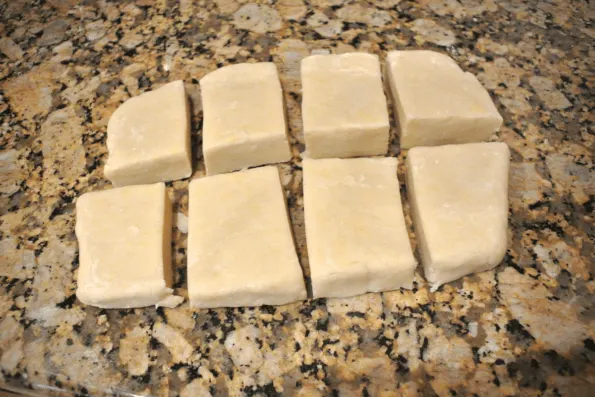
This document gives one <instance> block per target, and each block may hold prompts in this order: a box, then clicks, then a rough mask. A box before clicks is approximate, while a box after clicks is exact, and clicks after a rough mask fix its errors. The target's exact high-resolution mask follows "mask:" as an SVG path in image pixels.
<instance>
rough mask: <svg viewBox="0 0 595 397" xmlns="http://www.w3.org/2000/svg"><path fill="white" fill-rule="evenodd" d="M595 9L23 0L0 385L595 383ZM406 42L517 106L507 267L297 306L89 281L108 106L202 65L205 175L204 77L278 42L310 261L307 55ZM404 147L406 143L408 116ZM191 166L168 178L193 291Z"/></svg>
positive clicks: (383, 389)
mask: <svg viewBox="0 0 595 397" xmlns="http://www.w3.org/2000/svg"><path fill="white" fill-rule="evenodd" d="M371 3H374V6H371V5H370V4H371ZM594 18H595V8H594V7H593V4H592V2H588V1H572V2H570V1H565V0H551V1H547V2H546V1H543V2H537V1H520V0H519V1H512V0H510V1H504V0H503V1H498V0H459V1H457V0H423V1H420V2H413V1H406V0H382V1H376V2H355V1H347V2H344V1H340V0H308V1H305V0H277V1H267V2H260V3H248V2H246V1H244V0H218V1H216V2H214V3H212V2H210V1H189V0H182V1H179V2H178V1H173V0H160V1H155V2H153V1H149V0H138V1H136V2H118V3H112V2H107V1H104V0H98V1H95V0H89V1H84V2H81V3H77V2H76V1H74V0H68V1H60V0H46V1H43V0H41V1H32V2H30V1H24V0H19V1H10V2H8V1H7V2H2V3H1V4H0V22H1V23H0V37H1V38H0V216H1V217H0V276H1V278H0V280H1V281H0V368H1V374H0V385H4V387H10V388H17V389H27V390H28V392H29V393H34V394H40V395H45V394H49V395H74V394H76V395H104V394H118V395H152V396H178V395H180V396H208V395H218V396H219V395H221V396H224V395H231V396H242V395H247V396H250V395H279V394H284V395H296V396H319V395H320V396H322V395H340V396H352V395H353V396H356V395H357V396H359V395H362V396H399V395H403V396H421V395H424V396H425V395H428V396H432V395H439V396H451V395H476V396H501V395H509V396H512V395H523V396H559V395H563V396H587V395H593V394H592V389H593V387H594V386H595V366H594V360H595V342H594V337H595V335H594V333H595V298H594V296H595V295H594V293H595V282H594V280H593V275H594V273H595V269H594V260H593V256H594V250H593V247H594V240H595V230H594V222H593V216H594V211H593V198H594V196H595V171H594V169H593V152H594V134H595V131H594V128H593V125H594V124H593V121H594V118H595V112H594V105H595V103H594V102H595V101H594V97H593V92H595V91H594V90H595V88H594V84H593V83H594V81H595V80H594V78H593V77H594V76H593V74H594V70H593V63H594V61H595V53H594V49H593V46H592V43H593V39H594V38H595V29H594V28H593V20H594ZM403 48H430V49H436V50H439V51H444V52H446V53H448V54H449V55H451V56H452V57H453V58H455V59H456V60H457V61H458V62H459V63H460V64H461V66H462V67H463V68H464V69H466V70H469V71H471V72H473V73H476V74H477V75H478V76H479V78H480V79H481V81H482V82H483V83H484V84H485V86H486V87H487V88H488V89H489V90H490V93H491V94H492V96H493V97H494V99H495V101H496V103H497V106H498V108H499V110H500V111H501V113H502V115H503V116H504V119H505V125H504V127H503V128H502V130H501V132H500V133H499V138H500V139H501V140H502V141H504V142H506V143H507V144H508V145H509V146H510V148H511V150H512V157H513V163H512V167H511V168H512V171H511V183H510V204H511V207H510V241H509V248H510V249H509V251H508V255H507V256H506V259H505V261H504V263H503V264H502V265H501V266H499V267H498V268H496V269H495V270H493V271H489V272H485V273H482V274H478V275H473V276H470V277H465V278H464V279H462V280H460V281H457V282H453V283H450V284H448V285H445V286H443V287H441V288H440V289H439V290H438V291H436V292H434V293H431V292H430V291H429V289H428V286H427V285H426V283H425V282H424V280H423V278H421V277H419V276H418V277H417V279H416V287H415V288H414V289H413V290H412V291H394V292H387V293H383V294H368V295H364V296H360V297H355V298H350V299H328V300H324V299H319V300H315V301H306V302H303V303H296V304H292V305H287V306H283V307H261V308H239V309H220V310H200V311H192V310H190V309H189V308H188V305H187V303H185V304H183V305H182V306H180V307H178V308H176V309H157V310H156V309H154V308H147V309H136V310H100V309H97V308H93V307H86V306H83V305H82V304H81V303H80V302H79V301H77V300H76V298H75V295H74V291H75V286H76V268H77V266H78V259H77V243H76V239H75V236H74V231H73V226H74V221H75V214H74V201H75V200H76V198H77V197H78V196H79V195H80V194H82V193H84V192H86V191H91V190H101V189H107V188H109V187H110V185H109V183H108V182H107V181H106V180H105V179H104V178H103V173H102V168H103V164H104V163H105V160H106V157H107V153H106V151H107V149H106V146H105V138H106V123H107V120H108V119H109V116H110V115H111V114H112V112H113V111H114V110H115V109H116V108H117V106H118V105H119V104H120V103H121V102H122V101H124V100H125V99H127V98H129V97H130V96H133V95H137V94H138V93H141V92H144V91H147V90H150V89H152V88H154V87H157V86H159V85H161V84H163V83H165V82H168V81H171V80H174V79H184V81H185V82H186V84H187V88H188V91H189V93H190V96H191V99H192V105H193V106H192V109H193V129H192V131H193V142H194V148H195V153H197V154H196V164H197V170H196V172H195V175H194V176H193V177H200V176H202V175H203V174H204V171H203V170H204V167H203V164H202V162H201V159H200V154H199V153H200V145H201V104H200V93H199V86H198V84H197V81H198V79H200V78H201V77H202V76H203V75H204V74H205V73H207V72H209V71H211V70H213V69H215V68H216V67H218V66H222V65H226V64H231V63H238V62H244V61H247V60H258V61H267V60H272V61H274V62H275V63H276V64H277V65H278V66H279V68H280V70H281V75H282V80H283V86H284V88H285V94H286V95H285V99H286V102H287V106H288V109H289V116H290V118H289V125H290V132H291V136H292V138H291V140H292V145H293V150H294V154H295V157H294V161H293V162H292V163H291V164H289V165H282V166H281V168H282V169H283V170H284V178H283V179H284V181H283V182H284V185H285V187H286V189H287V191H288V192H289V193H290V195H289V204H290V207H291V217H292V219H293V222H294V228H295V231H296V235H297V236H298V242H299V253H300V256H301V258H302V260H303V262H304V267H305V268H306V269H307V267H308V264H307V260H306V256H305V255H306V252H305V249H306V247H305V245H304V239H303V232H304V229H303V227H304V225H303V212H302V198H301V196H300V193H299V192H300V190H301V171H300V169H301V167H300V162H299V157H298V153H299V152H300V151H302V150H303V149H304V145H303V136H302V133H301V121H300V110H299V103H300V84H299V69H298V65H299V61H300V59H301V58H302V57H304V56H305V55H307V54H309V53H310V52H311V51H318V52H320V51H331V52H336V53H340V52H345V51H354V50H357V51H367V52H373V53H377V54H380V55H381V56H383V55H384V54H385V52H386V51H388V50H392V49H403ZM391 154H393V155H396V156H398V157H399V159H400V160H401V161H402V160H403V158H404V156H405V155H406V153H404V152H401V151H400V149H399V146H398V143H397V139H396V132H395V131H393V140H392V143H391ZM402 171H403V170H402V169H401V170H400V177H401V180H403V173H402ZM187 185H188V181H187V180H183V181H177V182H173V183H169V184H168V186H169V188H168V189H169V192H170V194H171V196H172V198H173V199H174V202H175V209H174V210H175V212H176V213H177V220H178V222H177V226H176V229H175V232H174V237H175V241H174V243H173V245H174V252H175V264H176V265H175V266H176V288H177V289H178V293H182V294H184V293H185V292H184V291H185V287H186V281H185V267H184V262H185V256H186V231H187V218H186V215H185V214H187V202H188V196H187V193H186V189H187ZM402 188H403V190H404V189H405V186H404V185H402ZM404 201H405V203H406V197H405V196H404ZM405 210H406V211H407V213H408V211H409V209H408V208H407V205H406V208H405ZM409 223H410V222H409Z"/></svg>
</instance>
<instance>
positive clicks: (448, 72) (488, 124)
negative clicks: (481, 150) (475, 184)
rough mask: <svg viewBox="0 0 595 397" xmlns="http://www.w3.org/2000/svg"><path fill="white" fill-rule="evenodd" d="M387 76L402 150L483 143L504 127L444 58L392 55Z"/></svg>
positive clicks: (467, 76) (475, 87)
mask: <svg viewBox="0 0 595 397" xmlns="http://www.w3.org/2000/svg"><path fill="white" fill-rule="evenodd" d="M387 73H388V80H389V84H390V88H391V92H392V96H393V102H394V108H395V117H396V118H397V119H398V123H399V134H400V142H401V148H403V149H408V148H412V147H414V146H435V145H445V144H454V143H469V142H478V141H483V140H487V139H488V138H489V137H490V136H491V135H492V134H493V133H494V132H496V131H498V129H499V128H500V126H501V125H502V116H500V114H499V113H498V110H497V109H496V106H494V103H493V102H492V100H491V98H490V95H489V94H488V92H487V91H486V89H485V88H484V87H483V86H482V85H481V83H480V82H479V80H477V78H476V77H475V76H474V75H473V74H471V73H468V72H464V71H463V70H462V69H461V68H460V67H459V65H457V63H456V62H455V61H454V60H453V59H452V58H450V57H449V56H448V55H445V54H441V53H439V52H434V51H391V52H389V53H388V65H387Z"/></svg>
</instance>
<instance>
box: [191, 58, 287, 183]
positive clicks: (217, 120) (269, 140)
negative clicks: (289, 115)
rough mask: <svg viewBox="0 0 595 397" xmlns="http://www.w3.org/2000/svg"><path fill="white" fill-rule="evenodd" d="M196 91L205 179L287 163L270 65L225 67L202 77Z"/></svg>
mask: <svg viewBox="0 0 595 397" xmlns="http://www.w3.org/2000/svg"><path fill="white" fill-rule="evenodd" d="M200 86H201V92H202V103H203V114H204V123H203V152H204V158H205V165H206V169H207V174H208V175H215V174H221V173H225V172H230V171H235V170H240V169H243V168H248V167H254V166H257V165H262V164H270V163H279V162H284V161H288V160H289V159H291V152H290V149H289V142H288V140H287V125H286V122H285V111H284V107H283V92H282V89H281V83H280V82H279V76H278V74H277V67H276V66H275V64H274V63H271V62H261V63H245V64H237V65H231V66H225V67H222V68H220V69H217V70H215V71H214V72H211V73H209V74H207V75H206V76H205V77H203V78H202V79H201V80H200Z"/></svg>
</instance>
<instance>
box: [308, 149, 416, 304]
mask: <svg viewBox="0 0 595 397" xmlns="http://www.w3.org/2000/svg"><path fill="white" fill-rule="evenodd" d="M303 167H304V212H305V220H306V237H307V241H308V257H309V262H310V274H311V279H312V290H313V295H314V297H315V298H319V297H346V296H352V295H359V294H363V293H366V292H379V291H387V290H394V289H398V288H401V287H404V288H411V287H412V282H413V274H414V270H415V267H416V261H415V259H414V257H413V253H412V250H411V245H410V243H409V237H408V235H407V229H406V226H405V219H404V216H403V208H402V206H401V196H400V193H399V181H398V180H397V159H396V158H394V157H388V158H358V159H323V160H312V159H305V160H304V162H303Z"/></svg>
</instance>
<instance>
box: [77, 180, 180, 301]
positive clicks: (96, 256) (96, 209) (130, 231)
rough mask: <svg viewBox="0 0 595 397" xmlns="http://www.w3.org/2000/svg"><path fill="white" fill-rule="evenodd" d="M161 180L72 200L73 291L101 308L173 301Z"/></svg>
mask: <svg viewBox="0 0 595 397" xmlns="http://www.w3.org/2000/svg"><path fill="white" fill-rule="evenodd" d="M171 218H172V208H171V202H170V201H169V198H168V197H167V192H166V191H165V185H164V184H163V183H156V184H153V185H140V186H126V187H121V188H116V189H111V190H104V191H100V192H92V193H85V194H83V195H82V196H81V197H79V198H78V200H77V202H76V236H77V238H78V241H79V260H80V266H79V271H78V288H77V291H76V295H77V297H78V298H79V299H80V301H81V302H83V303H85V304H88V305H92V306H97V307H104V308H131V307H143V306H152V305H156V306H165V307H175V306H177V305H178V304H179V303H181V302H182V301H183V300H184V299H183V298H182V297H179V296H174V295H172V292H173V290H172V289H171V288H169V286H170V285H171V283H172V271H171V253H170V250H171V248H170V247H171Z"/></svg>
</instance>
